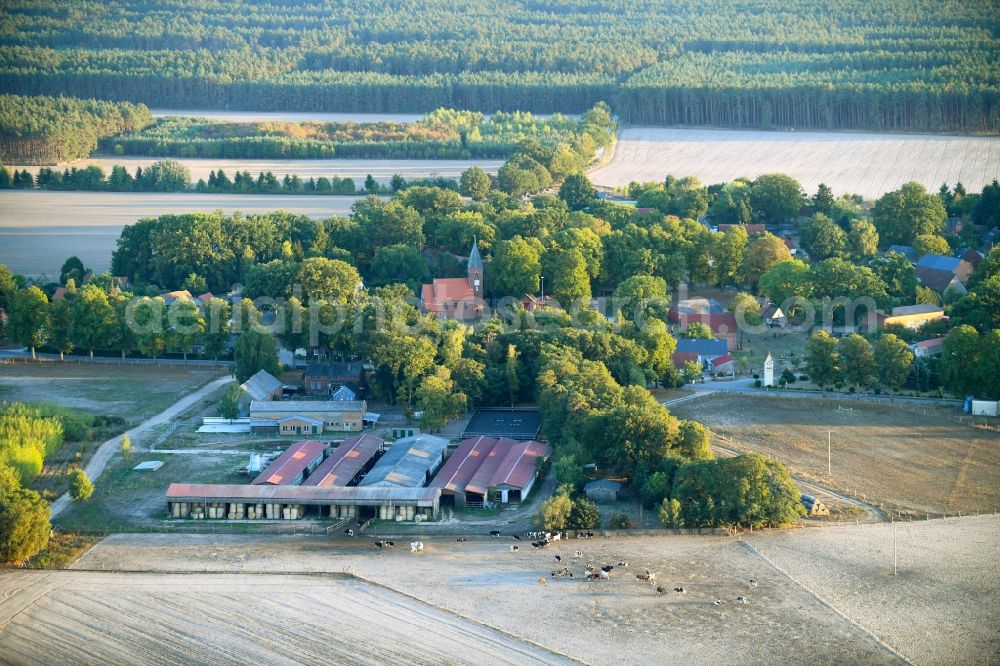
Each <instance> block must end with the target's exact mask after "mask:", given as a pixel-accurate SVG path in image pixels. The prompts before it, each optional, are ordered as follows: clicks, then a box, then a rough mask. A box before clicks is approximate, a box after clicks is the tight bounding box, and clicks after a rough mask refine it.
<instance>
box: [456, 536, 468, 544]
mask: <svg viewBox="0 0 1000 666" xmlns="http://www.w3.org/2000/svg"><path fill="white" fill-rule="evenodd" d="M455 541H457V542H459V543H465V542H466V541H468V539H466V538H465V537H458V538H457V539H455Z"/></svg>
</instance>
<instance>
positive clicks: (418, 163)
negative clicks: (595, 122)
mask: <svg viewBox="0 0 1000 666" xmlns="http://www.w3.org/2000/svg"><path fill="white" fill-rule="evenodd" d="M160 159H163V158H159V157H130V156H127V155H126V156H124V157H92V158H87V159H82V160H76V161H74V162H69V163H67V164H61V165H60V166H61V167H74V166H75V167H77V168H83V167H87V166H89V165H91V164H93V165H96V166H99V167H101V168H102V169H104V173H105V174H108V173H111V168H112V167H113V166H114V165H116V164H121V165H122V166H124V167H125V168H126V169H128V170H129V171H130V172H131V173H135V169H136V167H142V168H143V170H145V169H146V168H147V167H149V166H150V165H151V164H153V163H154V162H157V161H158V160H160ZM176 161H178V162H181V163H182V164H184V166H186V167H187V168H188V170H189V171H190V172H191V182H193V183H197V182H198V180H199V179H205V180H206V181H207V180H208V174H209V172H210V171H215V170H218V169H222V170H223V171H225V172H226V174H227V175H228V176H229V177H230V178H232V177H233V174H235V173H236V172H237V171H249V172H250V175H252V176H253V177H254V178H256V177H257V174H258V173H260V172H262V171H270V172H271V173H273V174H274V175H275V176H277V177H278V178H284V177H285V174H288V175H290V176H291V175H295V174H298V176H299V177H301V178H302V179H303V180H309V179H310V178H319V177H320V176H326V177H327V178H329V177H331V176H339V177H341V178H353V179H354V183H355V185H357V186H358V187H361V186H362V185H364V181H365V178H366V177H367V176H368V174H371V175H372V177H373V178H375V180H377V181H379V182H380V183H388V182H389V180H390V179H391V178H392V177H393V175H395V174H397V173H398V174H399V175H401V176H403V177H404V178H406V179H407V180H413V179H419V178H437V177H442V178H458V177H459V176H460V175H462V172H463V171H465V170H466V169H468V168H469V167H473V166H478V167H480V168H481V169H483V170H485V171H487V172H488V173H494V174H495V173H496V172H497V169H499V168H500V165H501V164H502V163H503V160H367V159H357V160H347V159H345V160H337V159H333V160H252V159H251V160H236V159H207V158H179V159H177V160H176ZM12 168H17V169H27V170H28V171H30V172H32V173H37V172H38V169H39V168H40V167H37V166H16V167H12ZM240 196H243V195H240ZM282 196H284V195H282Z"/></svg>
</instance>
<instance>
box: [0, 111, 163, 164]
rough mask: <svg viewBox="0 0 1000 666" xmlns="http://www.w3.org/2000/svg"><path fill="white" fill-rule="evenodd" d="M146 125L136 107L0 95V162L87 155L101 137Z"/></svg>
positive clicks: (61, 159)
mask: <svg viewBox="0 0 1000 666" xmlns="http://www.w3.org/2000/svg"><path fill="white" fill-rule="evenodd" d="M152 121H153V117H152V115H151V114H150V113H149V109H147V108H146V107H145V106H143V105H142V104H137V105H136V104H129V103H127V102H122V103H111V102H102V101H99V100H94V99H75V98H71V97H23V96H20V95H0V161H7V162H17V163H20V164H53V163H56V162H65V161H68V160H74V159H77V158H80V157H87V156H88V155H90V153H92V152H93V151H94V150H95V149H96V148H97V143H98V140H99V139H101V138H102V137H105V136H109V135H113V134H121V133H123V132H134V131H137V130H140V129H142V128H143V127H145V126H146V125H148V124H149V123H151V122H152Z"/></svg>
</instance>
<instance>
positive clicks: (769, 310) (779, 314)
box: [760, 303, 788, 328]
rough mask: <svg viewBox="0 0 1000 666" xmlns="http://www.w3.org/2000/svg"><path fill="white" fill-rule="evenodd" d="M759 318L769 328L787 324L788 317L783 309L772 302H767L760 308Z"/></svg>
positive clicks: (781, 326)
mask: <svg viewBox="0 0 1000 666" xmlns="http://www.w3.org/2000/svg"><path fill="white" fill-rule="evenodd" d="M760 318H761V319H763V320H764V323H765V324H767V325H768V326H770V327H771V328H783V327H784V326H785V325H787V324H788V317H787V316H786V315H785V312H784V310H782V309H781V308H779V307H778V306H777V305H775V304H774V303H768V304H767V305H765V306H764V307H763V309H761V311H760Z"/></svg>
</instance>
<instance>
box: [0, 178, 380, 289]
mask: <svg viewBox="0 0 1000 666" xmlns="http://www.w3.org/2000/svg"><path fill="white" fill-rule="evenodd" d="M359 198H360V197H351V196H343V197H341V196H297V195H289V196H284V195H282V196H277V195H275V196H257V195H243V194H194V193H190V194H188V193H180V194H160V193H148V192H143V193H115V192H45V191H38V190H4V191H2V192H0V263H2V264H6V265H7V266H8V267H9V268H10V269H11V270H12V271H14V272H15V273H22V274H24V275H30V276H37V275H47V276H49V277H55V278H58V276H59V267H60V266H62V263H63V262H64V261H65V260H66V258H67V257H69V256H71V255H76V256H78V257H80V259H81V260H83V263H84V264H85V265H86V266H87V267H88V268H92V269H93V270H94V271H95V272H98V273H100V272H103V271H106V270H108V268H109V267H110V266H111V252H112V251H113V250H114V249H115V246H116V244H117V241H118V236H119V235H120V234H121V230H122V227H124V226H125V225H128V224H133V223H135V222H137V221H138V220H140V219H141V218H144V217H155V216H159V215H168V214H173V215H178V214H182V213H191V212H196V211H213V210H221V211H223V212H224V213H232V212H233V211H237V210H239V211H243V212H244V213H262V212H267V211H273V210H287V211H289V212H292V213H298V214H301V215H310V216H312V217H315V218H326V217H332V216H335V215H347V214H348V213H349V212H350V210H351V206H352V205H353V204H354V202H355V201H357V200H358V199H359Z"/></svg>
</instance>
